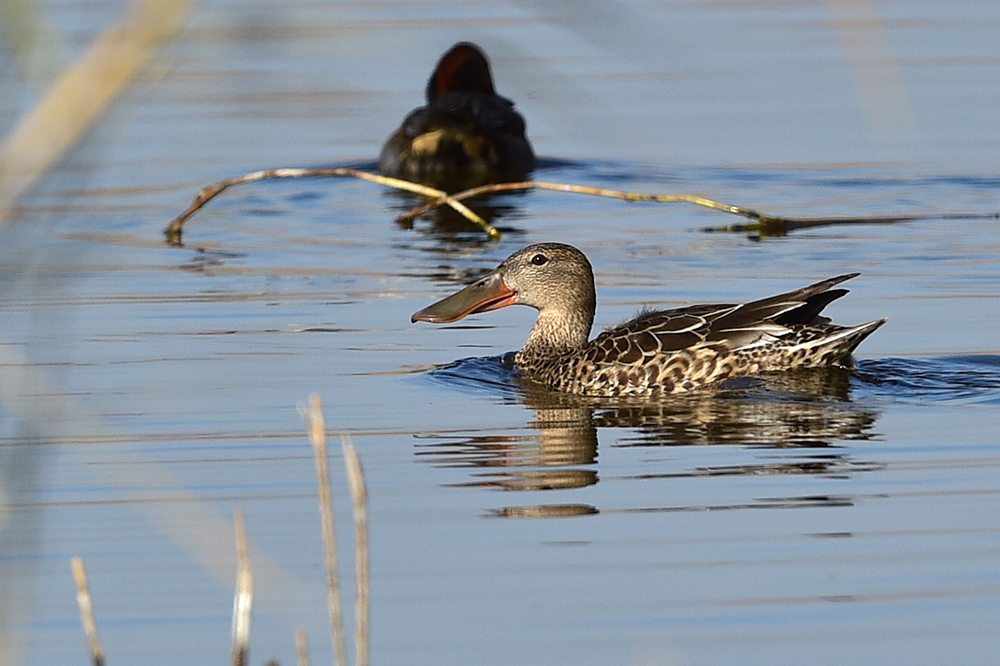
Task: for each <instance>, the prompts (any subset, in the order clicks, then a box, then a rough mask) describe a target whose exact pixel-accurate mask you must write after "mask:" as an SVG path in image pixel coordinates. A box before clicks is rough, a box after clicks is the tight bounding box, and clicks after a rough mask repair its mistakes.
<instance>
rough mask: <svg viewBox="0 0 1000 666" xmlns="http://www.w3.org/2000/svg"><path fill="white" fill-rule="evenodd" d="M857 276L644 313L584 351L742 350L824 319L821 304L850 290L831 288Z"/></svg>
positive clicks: (619, 359)
mask: <svg viewBox="0 0 1000 666" xmlns="http://www.w3.org/2000/svg"><path fill="white" fill-rule="evenodd" d="M857 275H858V273H851V274H847V275H840V276H837V277H833V278H829V279H827V280H823V281H821V282H817V283H815V284H811V285H809V286H808V287H803V288H801V289H796V290H795V291H790V292H787V293H784V294H778V295H777V296H770V297H768V298H763V299H760V300H757V301H751V302H750V303H736V304H732V303H719V304H711V305H693V306H688V307H683V308H675V309H671V310H657V311H652V312H643V313H641V314H640V315H639V316H638V317H636V318H635V319H633V320H632V321H629V322H626V323H624V324H621V325H619V326H616V327H614V328H611V329H608V330H606V331H604V332H603V333H601V334H600V335H598V336H597V337H596V338H594V340H592V341H591V342H590V344H589V345H588V349H587V352H586V356H587V358H588V359H589V360H591V361H593V362H597V363H601V362H614V363H634V362H636V361H638V360H639V359H640V358H642V357H643V356H646V355H649V354H669V353H671V352H677V351H681V350H682V349H687V348H689V347H693V346H695V345H699V344H720V345H724V346H726V347H728V348H730V349H738V348H740V347H746V346H748V345H752V344H754V343H755V342H757V341H759V340H760V339H761V338H762V337H765V336H767V337H769V338H771V339H773V338H777V337H781V336H783V335H787V334H788V333H790V330H789V328H788V326H790V325H796V324H810V323H816V322H818V321H825V319H824V318H821V317H819V314H820V312H822V310H823V308H825V307H826V306H827V305H829V304H830V303H831V302H832V301H834V300H836V299H837V298H840V297H841V296H843V295H844V294H846V293H847V290H846V289H832V287H834V286H836V285H838V284H840V283H841V282H844V281H845V280H849V279H851V278H853V277H856V276H857Z"/></svg>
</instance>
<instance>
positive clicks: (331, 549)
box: [302, 395, 347, 666]
mask: <svg viewBox="0 0 1000 666" xmlns="http://www.w3.org/2000/svg"><path fill="white" fill-rule="evenodd" d="M302 416H303V418H304V419H305V421H306V427H307V430H308V433H309V441H310V442H311V443H312V447H313V456H314V457H315V459H316V484H317V486H318V487H319V517H320V525H321V527H322V531H323V561H324V565H325V568H326V601H327V605H328V607H329V611H330V637H331V639H332V641H333V648H334V657H335V661H334V663H335V664H336V665H337V666H346V665H347V657H346V651H345V648H344V618H343V612H342V610H341V603H340V579H339V577H338V575H337V543H336V537H335V535H334V529H333V498H332V497H331V493H330V463H329V460H328V458H327V453H326V425H325V423H324V420H323V403H322V401H321V400H320V398H319V396H318V395H311V396H309V404H308V406H307V407H306V408H305V409H304V410H302Z"/></svg>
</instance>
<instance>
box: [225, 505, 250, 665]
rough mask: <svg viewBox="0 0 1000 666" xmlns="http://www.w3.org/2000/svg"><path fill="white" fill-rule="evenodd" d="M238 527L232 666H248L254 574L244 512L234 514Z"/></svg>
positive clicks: (239, 511)
mask: <svg viewBox="0 0 1000 666" xmlns="http://www.w3.org/2000/svg"><path fill="white" fill-rule="evenodd" d="M233 517H234V522H235V527H236V594H235V595H234V597H233V651H232V656H231V658H230V660H229V661H230V664H232V666H246V663H247V660H248V658H249V656H250V616H251V611H252V609H253V573H252V572H251V570H250V547H249V546H248V545H247V526H246V522H245V521H244V519H243V512H242V511H241V510H239V509H236V511H235V513H234V516H233Z"/></svg>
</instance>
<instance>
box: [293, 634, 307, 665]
mask: <svg viewBox="0 0 1000 666" xmlns="http://www.w3.org/2000/svg"><path fill="white" fill-rule="evenodd" d="M295 663H296V665H297V666H309V639H307V638H306V630H305V629H302V628H299V629H296V630H295Z"/></svg>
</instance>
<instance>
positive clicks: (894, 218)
mask: <svg viewBox="0 0 1000 666" xmlns="http://www.w3.org/2000/svg"><path fill="white" fill-rule="evenodd" d="M345 177H349V178H360V179H361V180H367V181H369V182H372V183H378V184H380V185H385V186H387V187H392V188H395V189H399V190H404V191H407V192H412V193H413V194H418V195H420V196H424V197H428V198H429V199H430V201H429V202H427V203H425V204H423V205H421V206H417V207H416V208H414V209H412V210H410V211H407V212H405V213H403V214H402V215H399V216H398V217H397V218H396V221H397V222H411V221H413V220H414V219H415V218H417V217H419V216H420V215H423V214H424V213H427V212H428V211H431V210H434V209H435V208H439V207H441V206H445V205H447V206H451V207H452V208H453V209H455V210H456V211H458V212H459V213H460V214H461V215H462V216H464V217H465V218H466V219H468V220H469V221H470V222H472V223H473V224H476V225H478V226H479V227H480V228H482V230H483V231H484V232H486V234H487V235H488V236H489V238H490V240H493V241H496V240H500V232H499V231H497V230H496V228H494V227H493V226H491V225H490V224H489V223H488V222H487V221H486V220H484V219H483V218H482V217H480V216H479V215H477V214H476V213H475V212H473V211H472V210H471V209H470V208H469V207H468V206H466V205H465V204H463V203H462V202H463V201H464V200H466V199H471V198H473V197H477V196H483V195H487V194H498V193H501V192H520V191H524V190H531V189H536V190H551V191H554V192H571V193H574V194H587V195H590V196H598V197H609V198H612V199H621V200H623V201H646V202H651V203H689V204H694V205H696V206H702V207H703V208H710V209H712V210H717V211H721V212H723V213H729V214H730V215H738V216H740V217H744V218H746V219H748V220H750V221H751V222H750V224H734V225H728V226H720V227H706V228H704V229H702V231H706V232H719V231H722V232H749V233H757V234H760V235H761V236H783V235H785V234H787V233H788V232H790V231H794V230H796V229H807V228H810V227H821V226H829V225H835V224H893V223H897V222H911V221H913V220H928V219H961V220H973V219H996V218H998V217H1000V213H985V214H974V213H968V214H967V213H945V214H917V215H885V216H869V217H865V216H861V217H783V216H777V215H767V214H765V213H761V212H760V211H756V210H753V209H752V208H743V207H741V206H734V205H732V204H727V203H723V202H720V201H713V200H712V199H708V198H706V197H702V196H698V195H695V194H646V193H642V192H623V191H620V190H609V189H605V188H600V187H589V186H586V185H572V184H568V183H549V182H545V181H540V180H527V181H522V182H518V183H493V184H490V185H481V186H479V187H473V188H471V189H468V190H463V191H461V192H458V193H456V194H448V193H447V192H443V191H441V190H436V189H434V188H431V187H426V186H424V185H419V184H417V183H412V182H410V181H406V180H401V179H399V178H389V177H387V176H379V175H377V174H372V173H368V172H366V171H361V170H359V169H349V168H340V167H330V168H325V169H300V168H285V169H266V170H263V171H254V172H253V173H248V174H246V175H244V176H238V177H236V178H228V179H226V180H221V181H219V182H217V183H215V184H213V185H209V186H208V187H205V188H203V189H202V190H201V191H200V192H198V196H196V197H195V199H194V201H193V202H192V203H191V205H190V206H188V208H187V210H185V211H184V212H183V213H181V214H180V215H178V216H177V217H176V218H175V219H174V220H173V221H172V222H171V223H170V224H169V225H167V228H166V229H165V230H164V232H163V233H164V234H165V235H166V237H167V241H168V242H170V243H172V244H174V245H180V244H181V231H182V229H183V226H184V223H185V222H186V221H187V220H188V219H189V218H190V217H191V216H192V215H194V214H195V213H196V212H198V211H199V210H201V208H203V207H204V206H205V204H207V203H208V202H209V201H211V200H212V199H214V198H215V197H217V196H218V195H219V194H221V193H222V192H224V191H225V190H227V189H229V188H230V187H233V186H235V185H243V184H245V183H254V182H257V181H259V180H267V179H273V178H345Z"/></svg>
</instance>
